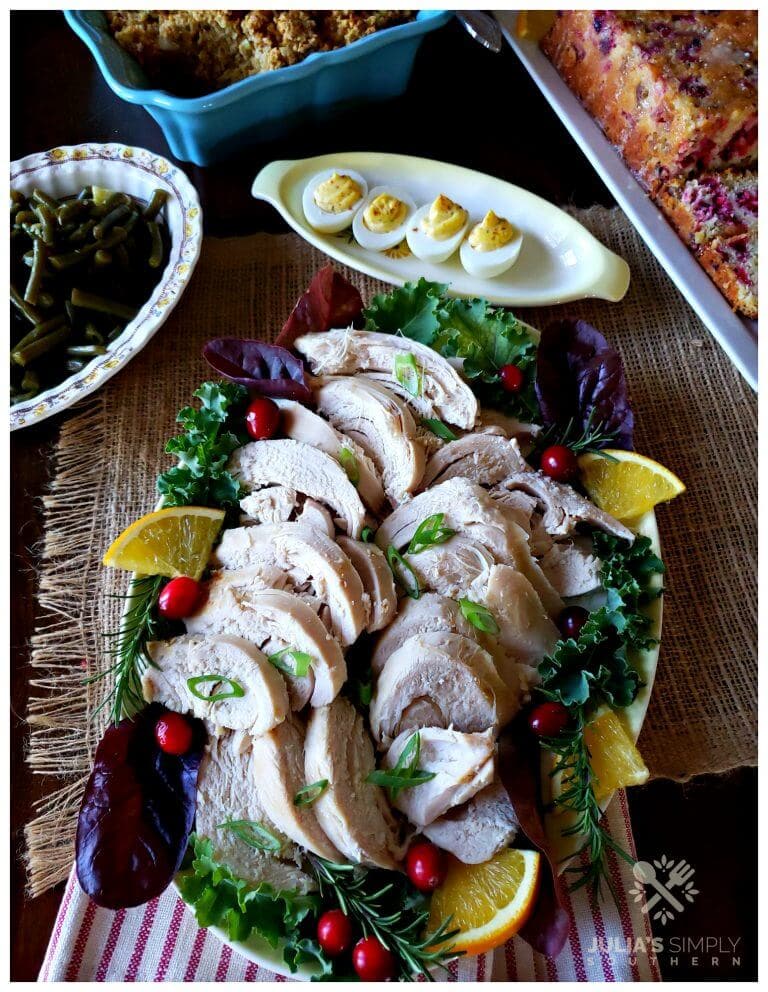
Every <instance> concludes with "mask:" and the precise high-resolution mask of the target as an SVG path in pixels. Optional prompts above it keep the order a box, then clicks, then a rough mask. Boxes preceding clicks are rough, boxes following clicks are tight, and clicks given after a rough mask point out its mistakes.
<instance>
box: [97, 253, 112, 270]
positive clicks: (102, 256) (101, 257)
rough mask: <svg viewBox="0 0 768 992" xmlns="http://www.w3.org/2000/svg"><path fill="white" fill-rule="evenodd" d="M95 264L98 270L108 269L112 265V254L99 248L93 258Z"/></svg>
mask: <svg viewBox="0 0 768 992" xmlns="http://www.w3.org/2000/svg"><path fill="white" fill-rule="evenodd" d="M93 264H94V265H95V266H96V268H97V269H106V268H107V267H108V266H110V265H111V264H112V254H111V252H108V251H105V250H104V249H103V248H99V250H98V251H97V252H96V253H95V254H94V256H93Z"/></svg>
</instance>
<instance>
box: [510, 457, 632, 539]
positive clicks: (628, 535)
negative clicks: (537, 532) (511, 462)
mask: <svg viewBox="0 0 768 992" xmlns="http://www.w3.org/2000/svg"><path fill="white" fill-rule="evenodd" d="M515 490H520V491H521V492H524V493H528V494H529V495H531V496H535V497H536V499H537V501H538V504H539V509H540V511H541V512H542V513H543V514H544V529H545V530H546V532H547V533H548V534H554V535H569V534H572V533H573V532H574V531H575V530H576V527H577V526H578V525H579V524H589V525H590V526H591V527H597V528H598V530H604V531H606V532H607V533H608V534H613V535H614V537H621V538H623V539H624V540H625V541H630V542H632V541H634V539H635V538H634V534H633V533H632V531H631V530H629V528H627V527H625V526H624V524H622V523H619V521H618V520H616V519H615V518H614V517H612V516H611V515H610V514H608V513H605V512H604V511H603V510H601V509H599V508H598V507H596V506H595V504H594V503H590V501H589V500H588V499H586V498H585V497H584V496H582V495H580V493H577V492H576V490H575V489H573V487H572V486H567V485H564V484H563V483H561V482H555V481H554V480H553V479H550V478H549V477H548V476H546V475H544V473H543V472H518V473H515V474H513V475H510V476H509V477H508V478H506V479H504V480H503V481H502V482H500V483H498V485H497V486H495V487H494V488H493V489H492V490H491V495H492V496H493V497H494V498H496V499H501V500H503V499H504V497H505V495H506V494H507V493H509V492H514V491H515Z"/></svg>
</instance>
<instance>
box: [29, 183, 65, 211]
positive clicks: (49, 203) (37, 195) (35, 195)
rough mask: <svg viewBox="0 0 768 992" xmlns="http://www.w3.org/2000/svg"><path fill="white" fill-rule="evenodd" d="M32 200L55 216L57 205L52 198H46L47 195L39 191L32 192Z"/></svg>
mask: <svg viewBox="0 0 768 992" xmlns="http://www.w3.org/2000/svg"><path fill="white" fill-rule="evenodd" d="M32 199H33V200H34V201H35V203H40V204H42V205H43V206H45V207H47V208H48V209H49V210H50V211H51V213H54V214H55V213H56V211H57V210H58V209H59V205H58V203H57V202H56V201H55V200H54V199H53V197H51V196H48V194H47V193H44V192H43V190H41V189H33V190H32Z"/></svg>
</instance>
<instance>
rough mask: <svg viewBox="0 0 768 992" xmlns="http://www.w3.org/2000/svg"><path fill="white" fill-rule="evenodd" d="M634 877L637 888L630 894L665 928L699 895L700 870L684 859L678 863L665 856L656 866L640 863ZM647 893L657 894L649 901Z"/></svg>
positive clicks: (636, 865) (636, 863) (633, 871)
mask: <svg viewBox="0 0 768 992" xmlns="http://www.w3.org/2000/svg"><path fill="white" fill-rule="evenodd" d="M632 874H633V875H634V876H635V884H634V886H633V887H632V888H631V889H630V890H629V894H630V895H631V896H634V899H635V902H641V901H642V902H643V905H642V907H641V909H642V912H643V913H646V914H647V915H649V916H651V917H652V918H653V919H654V920H658V921H659V922H660V923H661V924H662V926H663V925H664V924H666V923H668V922H669V921H670V920H674V918H675V914H676V913H677V914H679V913H682V912H683V910H684V909H685V902H688V903H692V902H693V900H694V898H695V897H696V896H697V895H698V894H699V890H698V889H697V888H694V881H693V876H694V875H695V874H696V870H695V869H694V868H692V867H691V866H690V865H689V864H688V862H687V861H685V860H682V859H681V860H680V861H677V862H676V861H672V860H671V859H669V858H667V856H666V855H662V857H661V858H660V859H659V860H657V861H654V862H653V863H651V862H649V861H636V862H635V864H634V866H633V868H632ZM647 889H653V890H654V892H653V895H651V896H650V897H649V898H646V891H647ZM675 893H677V894H675ZM683 900H685V902H684V901H683ZM657 907H658V909H657Z"/></svg>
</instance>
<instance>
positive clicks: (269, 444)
mask: <svg viewBox="0 0 768 992" xmlns="http://www.w3.org/2000/svg"><path fill="white" fill-rule="evenodd" d="M227 468H228V470H229V471H230V472H231V473H232V474H233V475H234V477H235V478H236V479H238V480H239V481H240V482H242V484H243V485H244V486H245V488H246V490H248V491H249V492H251V491H252V490H254V489H256V490H257V489H261V488H263V487H264V486H274V485H282V486H285V487H286V488H288V489H293V490H295V492H297V493H304V494H305V495H306V496H309V497H310V498H311V499H314V500H317V501H318V502H319V503H323V504H325V505H327V506H329V507H330V508H331V510H332V511H333V513H334V516H335V517H336V518H337V519H338V520H339V521H340V529H342V530H344V531H345V532H346V533H347V534H349V536H350V537H359V536H360V531H361V530H362V528H363V523H364V521H365V507H364V506H363V504H362V501H361V499H360V496H359V495H358V492H357V490H356V489H355V487H354V486H353V485H352V483H351V482H350V481H349V479H348V478H347V473H346V472H345V471H344V469H343V468H342V467H341V465H340V464H339V463H338V461H337V460H336V459H335V458H332V457H331V456H330V455H329V454H326V452H325V451H319V450H318V449H317V448H313V447H312V445H311V444H304V443H303V442H301V441H292V440H290V438H280V439H277V440H271V441H253V442H251V443H249V444H244V445H243V446H242V447H241V448H237V449H236V450H235V451H234V452H233V453H232V455H231V457H230V459H229V462H228V463H227Z"/></svg>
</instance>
